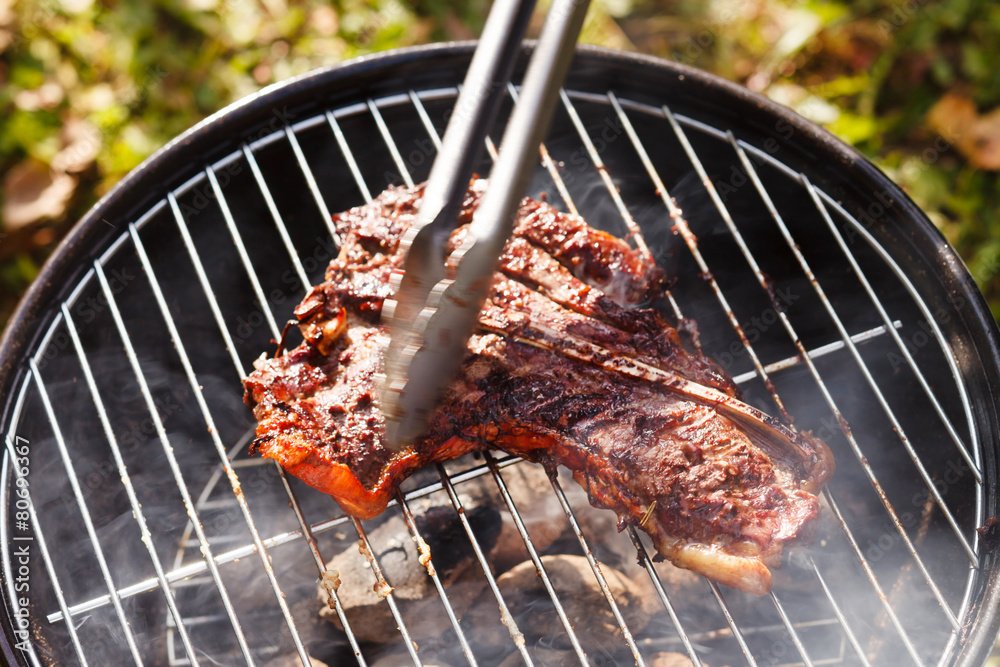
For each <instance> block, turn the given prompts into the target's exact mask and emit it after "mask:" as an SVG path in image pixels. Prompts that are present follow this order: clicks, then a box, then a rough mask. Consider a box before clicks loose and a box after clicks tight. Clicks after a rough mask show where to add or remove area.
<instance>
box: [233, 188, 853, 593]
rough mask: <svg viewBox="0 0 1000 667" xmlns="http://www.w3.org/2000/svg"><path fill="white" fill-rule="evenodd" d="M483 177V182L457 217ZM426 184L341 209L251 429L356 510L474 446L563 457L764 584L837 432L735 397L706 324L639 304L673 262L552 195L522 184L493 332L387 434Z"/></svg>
mask: <svg viewBox="0 0 1000 667" xmlns="http://www.w3.org/2000/svg"><path fill="white" fill-rule="evenodd" d="M484 187H485V185H484V183H483V182H482V181H476V182H474V183H473V185H472V187H471V188H470V190H469V192H468V194H467V196H466V199H465V202H464V204H463V209H462V213H461V217H460V220H459V222H460V225H465V224H467V223H468V222H469V221H470V220H471V218H472V215H473V212H474V211H475V207H476V205H477V204H478V202H479V198H480V196H481V194H482V192H483V189H484ZM420 196H421V189H420V188H417V189H416V190H413V191H410V190H406V189H403V188H390V189H389V190H387V191H385V192H384V193H382V194H381V195H380V196H379V197H378V198H377V199H376V200H375V201H374V202H372V203H371V204H369V205H366V206H362V207H359V208H355V209H352V210H350V211H347V212H345V213H342V214H339V215H337V216H335V217H334V222H335V224H336V229H337V231H338V235H339V237H340V238H339V240H340V248H341V249H340V253H339V255H338V257H337V258H336V259H334V260H333V261H332V262H331V263H330V265H329V268H328V269H327V272H326V280H325V282H323V283H322V284H320V285H318V286H316V287H314V288H313V289H312V290H311V292H310V293H309V294H308V295H307V296H306V297H305V299H304V300H303V301H302V303H301V304H300V305H299V306H298V307H297V308H296V310H295V315H296V318H297V320H298V326H299V328H300V330H301V332H302V334H303V337H304V339H305V341H304V342H303V343H302V344H301V345H299V346H298V347H296V348H295V349H293V350H291V351H289V352H287V353H285V354H283V355H281V356H278V357H276V358H273V359H267V358H264V357H262V358H261V359H260V360H258V361H257V362H256V364H255V367H256V370H255V371H254V372H253V373H252V374H251V375H250V376H249V377H248V378H247V380H246V383H245V388H246V394H245V400H246V402H247V404H248V405H250V406H251V407H252V408H253V411H254V415H255V416H256V418H257V420H258V426H257V432H256V436H257V437H256V439H255V441H254V443H253V447H255V448H256V449H257V450H258V451H259V452H260V453H261V454H262V455H264V456H267V457H271V458H273V459H275V460H277V461H278V462H279V463H280V464H281V465H282V466H283V467H284V468H285V469H286V470H287V471H288V472H290V473H291V474H293V475H295V476H297V477H299V478H300V479H302V480H303V481H305V482H306V483H308V484H310V485H312V486H313V487H315V488H317V489H319V490H321V491H324V492H326V493H328V494H330V495H332V496H333V497H334V498H335V499H336V500H337V501H338V502H339V503H340V505H341V506H342V507H343V508H344V510H345V511H347V512H349V513H350V514H352V515H354V516H357V517H359V518H370V517H373V516H375V515H377V514H379V513H380V512H381V511H382V510H383V509H384V508H385V506H386V504H387V503H388V501H389V500H390V498H391V497H392V495H393V494H394V493H395V490H396V488H397V487H398V485H399V484H400V483H401V482H402V480H403V479H404V478H405V477H407V476H408V475H409V474H410V473H412V472H413V471H414V470H416V469H417V468H419V467H421V466H424V465H427V464H429V463H434V462H441V461H446V460H449V459H453V458H455V457H458V456H460V455H462V454H465V453H468V452H470V451H474V450H481V449H484V448H496V449H500V450H503V451H506V452H509V453H511V454H516V455H518V456H521V457H524V458H525V459H527V460H530V461H535V462H538V463H541V464H542V465H544V466H545V467H546V468H547V469H548V470H549V471H550V472H554V471H555V468H556V467H557V466H558V465H564V466H566V467H567V468H569V469H570V470H571V471H572V472H573V475H574V477H575V479H576V480H577V481H578V482H579V483H580V484H581V485H582V486H583V487H584V488H585V489H586V490H587V492H588V494H589V498H590V501H591V503H592V504H594V505H595V506H598V507H606V508H609V509H611V510H613V511H614V512H616V513H617V515H618V517H619V518H618V525H619V528H624V527H625V526H627V525H636V526H638V527H639V528H641V529H642V530H644V531H646V532H647V533H649V535H650V536H651V537H652V539H653V542H654V544H655V547H656V549H657V552H658V554H659V555H660V556H662V557H665V558H668V559H669V560H671V561H672V562H673V563H675V564H676V565H678V566H680V567H685V568H689V569H691V570H694V571H696V572H699V573H701V574H704V575H706V576H708V577H711V578H713V579H716V580H717V581H720V582H722V583H725V584H728V585H730V586H734V587H736V588H739V589H742V590H744V591H747V592H750V593H755V594H763V593H766V592H767V591H768V590H769V589H770V582H771V574H770V571H769V569H768V568H769V567H772V566H775V565H777V564H779V563H780V560H781V554H782V550H783V548H784V545H785V544H787V543H788V542H790V541H792V540H794V539H796V538H797V537H800V536H802V535H803V534H804V533H806V532H808V528H809V526H810V524H811V522H812V521H813V520H814V519H815V518H816V516H817V514H818V510H819V502H818V500H817V498H816V496H815V495H814V493H816V492H817V491H818V489H819V488H820V486H822V484H823V483H824V482H825V481H826V479H827V478H828V477H829V475H830V474H831V473H832V471H833V463H832V460H831V457H830V453H829V450H828V448H827V447H826V445H825V444H824V443H823V442H821V441H819V440H818V439H816V438H814V437H812V436H811V435H810V434H802V433H793V432H791V431H789V430H788V429H786V428H785V427H783V426H782V425H781V424H779V423H778V422H777V421H775V420H773V419H772V418H770V417H767V416H766V415H763V414H762V413H760V412H758V411H756V410H755V409H753V408H751V407H750V406H748V405H746V404H744V403H742V402H740V401H739V400H738V398H739V392H738V390H737V388H736V387H735V385H734V384H733V382H732V380H731V379H730V378H728V377H727V376H726V375H725V374H724V373H723V372H722V371H721V370H719V369H718V368H717V367H716V366H715V365H714V364H713V363H712V362H711V361H710V360H709V359H708V358H707V357H706V356H704V355H703V354H702V353H701V352H700V350H699V349H698V348H697V345H696V342H694V341H692V340H690V339H688V340H687V341H686V342H687V344H685V339H683V338H682V337H681V336H680V335H679V333H678V330H677V329H676V328H675V327H673V326H671V325H670V324H669V323H668V322H667V321H666V320H665V318H664V317H663V315H661V314H660V313H659V312H658V311H656V310H654V309H651V308H644V307H642V304H643V303H645V302H647V301H649V300H651V299H653V298H655V297H657V296H659V295H660V293H661V290H662V283H663V274H662V272H661V270H660V269H658V268H656V267H655V266H654V265H653V264H652V263H651V262H650V261H648V260H647V259H646V258H645V257H644V256H643V255H641V254H639V253H638V252H636V251H634V250H632V249H630V248H629V247H628V245H627V244H626V243H624V242H623V241H621V240H619V239H617V238H615V237H613V236H610V235H608V234H605V233H603V232H600V231H597V230H595V229H593V228H591V227H589V226H588V225H587V224H586V223H585V222H584V221H583V220H582V219H580V218H579V217H576V216H572V215H567V214H563V213H560V212H558V211H556V210H555V209H553V208H552V207H550V206H548V205H547V204H544V203H542V202H538V201H533V200H530V199H525V200H524V201H523V202H522V203H521V206H520V209H519V211H518V217H517V224H516V228H515V234H514V237H513V238H512V240H511V241H510V242H509V243H508V245H507V247H506V250H505V252H504V255H503V257H502V259H501V261H500V266H499V269H498V272H497V273H496V274H495V276H494V280H493V283H492V286H491V289H490V294H489V298H488V300H487V302H486V304H485V306H484V307H483V309H482V311H481V314H480V331H479V332H478V333H477V334H476V335H474V336H473V337H472V339H471V340H470V341H469V345H468V350H467V354H466V358H465V360H464V362H463V365H462V370H461V372H460V374H459V376H458V377H457V378H456V379H455V380H454V382H453V383H452V384H451V385H450V387H449V388H448V390H447V392H446V396H445V400H444V402H443V404H442V406H441V407H440V408H439V409H438V411H437V412H436V413H435V416H434V418H433V419H432V423H431V426H430V429H429V430H428V432H427V434H426V435H425V436H424V437H423V438H422V439H421V440H420V441H418V442H417V443H416V444H415V445H414V446H413V447H411V448H409V449H407V450H404V451H403V452H401V453H399V454H395V455H393V454H392V453H391V452H390V451H389V450H388V449H386V448H385V447H384V445H383V439H382V438H383V433H384V423H383V418H382V415H381V413H380V411H379V397H378V384H377V377H378V375H379V373H380V372H381V369H382V361H383V354H384V352H385V349H386V347H387V344H388V339H387V335H386V332H385V330H384V326H383V325H381V324H380V321H379V320H380V314H381V308H382V304H383V301H384V300H385V299H386V297H388V296H390V292H389V289H390V288H389V276H390V273H391V272H392V271H393V270H394V269H398V268H400V266H401V262H402V257H400V255H399V253H398V252H397V249H398V243H399V239H400V237H401V236H402V234H403V232H404V231H405V230H406V229H407V228H408V226H409V225H410V224H411V222H412V221H413V218H414V213H415V211H416V209H417V207H418V206H419V203H420ZM465 233H466V228H465V227H463V226H460V227H459V228H458V229H457V230H456V231H455V232H454V233H453V235H452V238H451V248H450V250H453V249H454V248H455V247H457V245H458V244H459V243H460V241H461V239H462V237H463V235H464V234H465ZM694 340H695V341H696V338H695V339H694Z"/></svg>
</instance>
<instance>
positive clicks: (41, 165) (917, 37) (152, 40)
mask: <svg viewBox="0 0 1000 667" xmlns="http://www.w3.org/2000/svg"><path fill="white" fill-rule="evenodd" d="M540 4H541V5H542V6H543V7H544V5H545V4H547V3H545V2H542V3H540ZM488 6H489V2H488V0H463V1H462V2H444V1H443V0H417V2H414V3H404V2H401V1H399V0H370V1H366V0H344V1H340V2H333V3H321V2H312V1H295V0H155V1H153V2H140V1H135V0H132V1H120V2H108V1H106V2H94V0H62V1H56V0H13V1H12V0H0V174H2V175H3V181H4V183H5V185H7V186H8V187H5V188H4V191H3V194H2V195H0V196H2V197H4V198H5V201H4V219H3V221H2V222H3V225H2V226H0V325H2V323H3V322H4V321H5V320H6V318H7V316H8V315H9V313H10V311H11V309H12V308H13V306H14V304H15V303H16V300H17V298H18V297H19V295H20V294H21V293H22V292H23V290H24V288H25V287H26V286H27V284H28V283H29V282H30V280H31V279H32V278H33V277H34V275H35V274H36V273H37V271H38V267H39V266H40V264H41V262H43V261H44V259H45V257H46V256H47V255H48V254H49V252H50V250H51V248H52V247H53V246H54V244H55V243H57V242H58V240H59V238H61V236H62V235H63V234H64V233H65V232H66V230H67V229H68V227H69V226H70V225H72V223H73V221H75V220H77V219H79V217H80V216H81V215H82V214H83V213H84V212H85V211H86V210H87V208H89V207H90V206H91V205H92V204H93V203H94V202H95V201H96V200H97V198H99V197H100V196H101V195H102V194H103V193H105V192H107V190H108V189H109V188H110V187H111V186H112V185H113V184H114V183H115V182H116V181H118V180H119V179H120V178H121V177H122V176H124V175H125V174H126V173H127V172H128V171H129V170H131V169H132V168H134V167H135V166H136V165H138V164H139V163H140V162H141V161H142V160H143V159H145V158H146V157H148V156H149V155H150V154H151V153H152V152H153V151H154V150H156V148H158V147H159V146H161V145H163V144H164V143H166V142H167V141H168V140H170V139H171V138H172V137H174V136H176V135H177V134H179V133H180V132H182V131H183V130H185V129H186V128H188V127H190V126H191V125H193V124H194V123H196V122H197V121H198V120H200V119H201V118H204V117H205V116H207V115H209V114H211V113H213V112H215V111H217V110H219V109H220V108H222V107H224V106H225V105H227V104H229V103H231V102H233V101H235V100H237V99H239V98H241V97H243V96H245V95H248V94H250V93H252V92H254V91H256V90H258V89H260V88H261V87H262V86H264V85H267V84H269V83H272V82H275V81H281V80H283V79H286V78H288V77H290V76H294V75H296V74H299V73H302V72H305V71H307V70H309V69H312V68H315V67H318V66H320V65H328V64H331V63H335V62H338V61H341V60H345V59H348V58H352V57H355V56H358V55H362V54H365V53H370V52H374V51H381V50H384V49H389V48H394V47H399V46H406V45H411V44H418V43H423V42H428V41H440V40H448V39H465V38H471V37H474V36H475V35H476V34H478V32H479V30H480V29H481V25H482V21H483V20H484V17H485V15H486V12H487V10H488ZM541 11H542V10H541V9H540V14H539V16H541ZM536 28H537V26H536ZM583 40H584V41H586V42H591V43H599V44H603V45H606V46H612V47H616V48H626V49H634V50H638V51H642V52H646V53H651V54H655V55H659V56H662V57H666V58H672V59H674V60H677V61H680V62H684V63H687V64H691V65H694V66H696V67H701V68H703V69H707V70H709V71H712V72H715V73H718V74H720V75H722V76H725V77H727V78H730V79H733V80H735V81H738V82H740V83H743V84H745V85H747V86H748V87H750V88H752V89H754V90H757V91H760V92H762V93H764V94H765V95H768V96H770V97H772V98H773V99H775V100H777V101H779V102H781V103H783V104H787V105H789V106H791V107H793V108H794V109H796V110H797V111H798V112H799V113H801V114H803V115H804V116H806V117H807V118H809V119H811V120H814V121H816V122H818V123H821V124H823V125H825V126H826V127H828V128H829V129H830V130H831V131H833V132H835V133H836V134H837V135H839V136H840V137H841V138H843V139H844V140H845V141H848V142H849V143H851V144H853V145H854V146H856V147H857V148H858V149H860V150H861V151H862V152H864V153H865V154H866V155H868V156H869V157H870V158H871V159H873V160H874V161H875V162H876V163H877V164H878V165H879V166H881V167H882V168H883V169H884V170H885V171H886V172H888V173H889V175H890V176H891V177H892V178H894V179H895V180H896V181H897V182H898V183H900V184H901V185H902V186H903V187H904V188H905V189H906V190H907V191H908V192H909V194H910V195H911V196H912V197H913V198H914V199H915V200H916V201H917V203H918V204H919V205H920V206H921V207H923V208H924V210H925V211H927V212H928V214H929V215H930V217H931V219H932V220H933V221H934V223H935V224H937V225H938V226H939V228H940V229H941V230H942V231H943V232H944V234H945V235H946V237H947V238H948V239H949V240H950V241H951V242H952V243H954V244H955V245H956V246H957V247H958V249H959V251H960V252H961V254H962V256H963V257H964V258H965V259H966V261H967V263H968V264H969V267H970V269H971V270H972V272H973V275H974V276H975V277H976V279H977V281H978V282H979V284H980V285H981V287H982V288H983V291H984V292H985V293H986V294H987V297H988V298H989V301H990V303H991V305H992V308H993V312H994V315H995V316H997V317H1000V213H998V212H1000V188H998V178H1000V177H998V172H997V171H996V170H995V169H996V168H995V167H993V168H984V167H983V166H982V163H983V162H984V160H985V159H986V158H988V157H989V156H988V155H986V156H985V157H984V156H982V155H978V154H977V153H976V151H985V152H989V151H991V150H993V148H994V146H992V144H990V141H991V140H992V137H993V134H991V133H995V135H996V141H997V146H996V147H995V148H996V150H997V151H998V153H997V155H998V156H1000V122H996V123H992V124H991V123H990V122H987V121H988V120H989V119H988V118H987V117H986V116H983V117H982V118H983V119H985V120H983V122H982V123H979V124H976V125H975V127H976V128H978V130H981V132H982V134H983V135H984V136H983V137H980V136H979V135H977V136H976V140H975V141H962V142H958V141H956V142H954V145H953V143H952V142H950V141H946V142H944V143H942V140H941V139H939V137H938V134H936V133H935V131H934V130H933V129H932V127H931V125H929V123H928V120H927V119H928V113H929V112H930V111H931V110H932V108H934V106H935V105H936V104H938V103H939V101H940V100H941V99H942V97H944V96H945V95H946V94H948V93H951V94H953V95H955V96H958V98H960V99H962V100H969V101H970V102H969V104H971V105H972V108H974V109H977V110H978V111H979V112H983V113H985V112H989V111H990V110H992V109H993V108H995V107H997V106H998V105H1000V67H997V66H996V65H997V63H1000V5H997V4H994V3H990V2H987V1H985V0H948V1H947V2H945V1H935V0H859V1H857V2H833V1H824V0H804V1H799V2H793V1H791V0H595V2H594V3H593V7H592V10H591V14H590V17H589V19H588V23H587V26H586V28H585V31H584V36H583ZM976 120H977V123H978V121H979V120H980V118H979V117H978V116H977V117H976ZM984 142H985V145H984ZM25 184H26V185H25ZM15 186H18V187H15ZM32 188H34V190H33V189H32ZM36 190H37V191H38V192H44V193H45V196H47V197H48V199H49V201H50V202H54V203H53V204H52V205H51V206H50V207H49V208H48V209H46V210H44V211H43V212H42V214H41V215H40V216H39V215H36V217H39V218H40V219H39V220H38V221H32V220H30V219H29V218H31V214H30V213H24V211H23V210H21V213H20V215H21V218H20V219H18V215H17V214H16V211H15V212H14V213H11V211H14V207H13V204H16V203H17V202H15V201H14V199H15V198H16V196H19V193H28V194H29V195H30V193H32V192H34V191H36ZM29 210H30V209H29ZM26 219H29V220H28V221H25V220H26Z"/></svg>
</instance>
